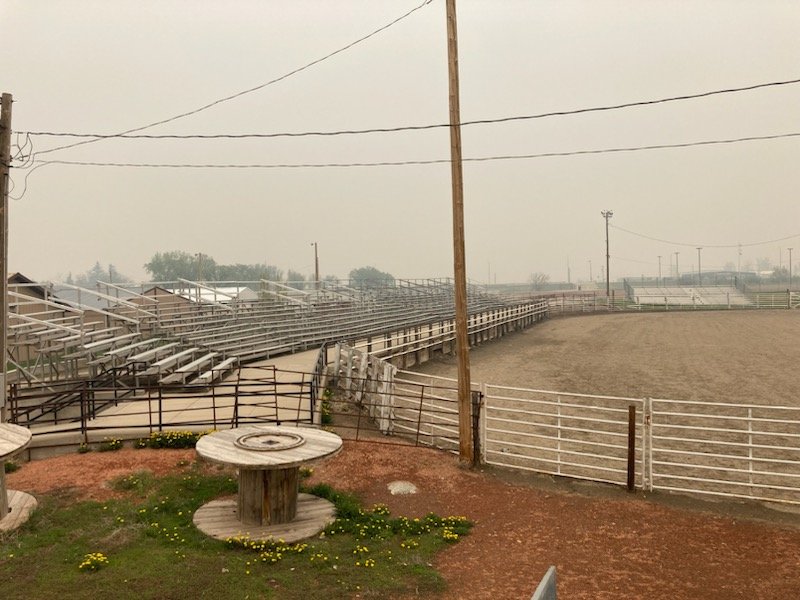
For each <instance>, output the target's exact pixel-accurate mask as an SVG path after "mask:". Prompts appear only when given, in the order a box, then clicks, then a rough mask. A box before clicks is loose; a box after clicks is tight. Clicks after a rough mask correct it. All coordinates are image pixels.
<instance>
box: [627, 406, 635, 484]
mask: <svg viewBox="0 0 800 600" xmlns="http://www.w3.org/2000/svg"><path fill="white" fill-rule="evenodd" d="M635 482H636V405H635V404H631V405H630V406H629V407H628V491H629V492H632V491H633V490H634V488H635V487H636V483H635Z"/></svg>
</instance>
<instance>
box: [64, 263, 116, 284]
mask: <svg viewBox="0 0 800 600" xmlns="http://www.w3.org/2000/svg"><path fill="white" fill-rule="evenodd" d="M98 281H102V282H104V283H128V282H130V281H131V280H130V279H129V278H128V277H126V276H125V275H123V274H122V273H120V272H119V271H117V268H116V267H115V266H114V265H111V264H109V265H108V268H104V267H103V266H102V265H101V264H100V261H97V262H95V263H94V266H93V267H92V268H91V269H89V270H88V271H86V272H85V273H81V274H79V275H76V276H75V277H74V278H73V277H72V274H71V273H70V274H69V276H68V277H67V281H66V283H71V284H73V285H77V286H80V287H83V288H93V287H95V286H96V285H97V282H98Z"/></svg>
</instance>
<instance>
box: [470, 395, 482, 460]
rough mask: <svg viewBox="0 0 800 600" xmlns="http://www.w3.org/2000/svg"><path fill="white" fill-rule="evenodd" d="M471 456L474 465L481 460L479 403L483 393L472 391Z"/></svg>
mask: <svg viewBox="0 0 800 600" xmlns="http://www.w3.org/2000/svg"><path fill="white" fill-rule="evenodd" d="M471 396H472V456H473V463H474V465H475V466H477V465H479V464H480V462H481V404H483V394H482V393H481V392H480V391H473V392H472V394H471Z"/></svg>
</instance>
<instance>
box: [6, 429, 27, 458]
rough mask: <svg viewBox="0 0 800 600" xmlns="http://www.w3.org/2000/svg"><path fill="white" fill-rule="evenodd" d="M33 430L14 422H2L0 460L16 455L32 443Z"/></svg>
mask: <svg viewBox="0 0 800 600" xmlns="http://www.w3.org/2000/svg"><path fill="white" fill-rule="evenodd" d="M31 437H32V434H31V431H30V429H26V428H25V427H20V426H19V425H14V424H13V423H0V460H4V459H6V458H9V457H11V456H13V455H15V454H16V453H17V452H19V451H20V450H24V449H25V448H26V447H27V446H28V444H30V443H31Z"/></svg>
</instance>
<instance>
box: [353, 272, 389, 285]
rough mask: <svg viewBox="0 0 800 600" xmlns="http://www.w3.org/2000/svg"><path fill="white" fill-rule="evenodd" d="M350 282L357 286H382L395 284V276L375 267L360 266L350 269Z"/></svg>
mask: <svg viewBox="0 0 800 600" xmlns="http://www.w3.org/2000/svg"><path fill="white" fill-rule="evenodd" d="M350 283H351V284H352V285H354V286H357V287H381V286H385V285H392V284H394V276H393V275H392V274H391V273H385V272H384V271H379V270H378V269H376V268H375V267H360V268H358V269H353V270H352V271H350Z"/></svg>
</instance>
